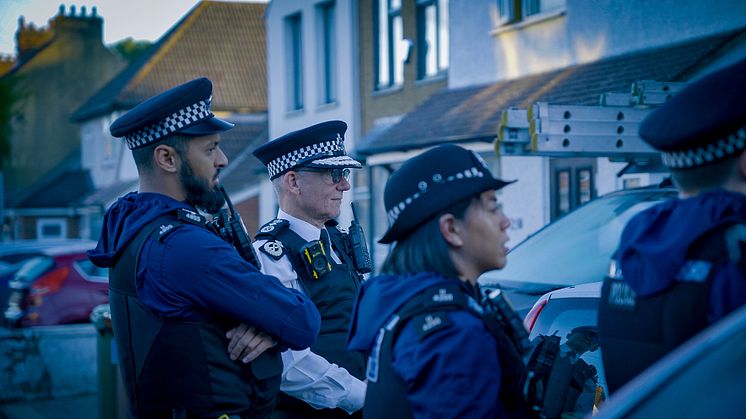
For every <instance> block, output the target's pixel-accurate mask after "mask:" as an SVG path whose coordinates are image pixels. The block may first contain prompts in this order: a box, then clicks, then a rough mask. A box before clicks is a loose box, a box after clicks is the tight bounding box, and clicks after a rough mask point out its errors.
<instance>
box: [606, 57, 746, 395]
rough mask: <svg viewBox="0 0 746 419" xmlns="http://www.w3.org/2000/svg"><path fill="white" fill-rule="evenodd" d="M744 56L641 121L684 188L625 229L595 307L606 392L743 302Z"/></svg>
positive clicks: (647, 138) (745, 219)
mask: <svg viewBox="0 0 746 419" xmlns="http://www.w3.org/2000/svg"><path fill="white" fill-rule="evenodd" d="M744 92H746V60H744V61H740V62H738V63H736V64H734V65H732V66H730V67H727V68H725V69H722V70H720V71H717V72H715V73H712V74H710V75H708V76H706V77H704V78H702V79H700V80H698V81H696V82H694V83H692V84H691V85H689V86H687V87H686V88H685V89H683V90H682V91H681V92H680V93H679V94H678V95H676V96H674V97H673V98H672V99H670V100H669V101H668V102H666V103H665V104H663V105H661V106H660V107H659V108H658V109H656V110H655V111H653V112H652V113H651V114H650V115H649V116H648V117H647V118H646V119H645V120H644V121H643V122H642V124H641V125H640V132H639V133H640V137H642V139H643V140H645V141H646V142H648V143H649V144H650V145H651V146H653V147H654V148H656V149H658V150H660V151H661V152H662V159H663V162H664V163H665V164H666V165H667V166H668V167H669V168H670V169H671V175H672V179H673V182H674V183H675V184H676V186H677V187H678V188H679V189H680V197H679V199H674V200H671V201H668V202H665V203H662V204H659V205H657V206H654V207H652V208H649V209H647V210H645V211H643V212H641V213H640V214H638V215H637V216H635V217H634V218H633V219H632V220H630V222H629V223H628V224H627V226H626V227H625V229H624V231H623V233H622V237H621V241H620V245H619V249H618V250H617V262H618V266H619V267H620V268H621V275H616V278H615V279H611V278H610V279H607V281H606V282H605V284H604V287H603V292H602V303H601V307H600V309H599V319H598V320H599V338H600V345H601V349H602V354H603V362H604V369H605V372H606V379H607V382H608V386H609V390H610V391H612V392H613V391H615V390H616V389H618V388H619V387H620V386H621V385H623V384H624V383H625V382H627V381H628V380H630V379H631V378H632V377H634V376H635V375H637V374H638V373H639V372H641V371H642V370H643V369H645V368H646V367H647V366H649V365H651V364H652V363H653V362H655V361H656V360H657V359H659V358H661V357H662V356H663V355H665V354H666V353H667V352H669V351H670V350H672V349H673V348H675V347H676V346H678V345H679V344H681V343H683V342H684V341H685V340H687V339H688V338H690V337H691V336H693V335H694V334H696V333H697V332H699V331H700V330H702V329H703V328H705V327H706V326H707V325H708V324H711V323H713V322H715V321H717V320H719V319H720V318H722V317H723V316H725V315H727V314H728V313H730V312H732V311H733V310H735V309H736V308H738V307H739V306H741V305H743V304H744V303H746V271H745V270H744V267H745V266H746V257H744V256H746V254H745V253H744V251H746V247H744V243H745V242H746V153H744V149H746V95H744Z"/></svg>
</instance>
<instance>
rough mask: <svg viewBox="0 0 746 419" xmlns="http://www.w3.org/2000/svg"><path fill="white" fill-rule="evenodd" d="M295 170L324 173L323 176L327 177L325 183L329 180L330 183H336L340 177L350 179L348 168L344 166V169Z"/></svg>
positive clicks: (298, 170) (339, 180) (297, 170)
mask: <svg viewBox="0 0 746 419" xmlns="http://www.w3.org/2000/svg"><path fill="white" fill-rule="evenodd" d="M295 171H296V172H313V173H321V174H323V175H324V178H325V179H327V183H329V182H330V181H331V184H332V185H336V184H337V183H339V182H341V181H342V178H344V179H345V180H347V181H349V180H350V169H347V168H344V169H328V170H324V169H319V170H315V169H296V170H295Z"/></svg>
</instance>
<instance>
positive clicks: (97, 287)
mask: <svg viewBox="0 0 746 419" xmlns="http://www.w3.org/2000/svg"><path fill="white" fill-rule="evenodd" d="M95 246H96V242H94V241H90V240H76V239H66V240H53V241H48V240H28V241H16V242H6V243H1V244H0V308H2V317H3V320H4V322H3V323H4V324H5V325H6V326H10V327H19V326H37V325H55V324H66V323H81V322H88V321H89V317H88V316H89V314H90V313H91V310H92V309H93V307H95V306H97V305H99V304H105V303H107V302H108V286H109V285H108V284H109V273H108V270H107V269H101V268H98V267H96V266H95V265H93V264H92V263H91V262H90V261H89V260H88V258H87V257H86V255H85V252H86V250H88V249H92V248H93V247H95Z"/></svg>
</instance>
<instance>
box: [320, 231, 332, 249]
mask: <svg viewBox="0 0 746 419" xmlns="http://www.w3.org/2000/svg"><path fill="white" fill-rule="evenodd" d="M319 240H321V242H322V243H324V249H326V253H331V249H332V248H331V245H330V243H329V232H328V231H326V228H322V229H321V237H320V238H319Z"/></svg>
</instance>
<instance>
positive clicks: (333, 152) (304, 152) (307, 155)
mask: <svg viewBox="0 0 746 419" xmlns="http://www.w3.org/2000/svg"><path fill="white" fill-rule="evenodd" d="M345 131H347V124H346V123H344V122H343V121H325V122H321V123H319V124H316V125H313V126H310V127H307V128H303V129H301V130H298V131H293V132H291V133H288V134H285V135H283V136H282V137H280V138H277V139H275V140H272V141H270V142H268V143H266V144H264V145H262V146H260V147H258V148H257V149H256V150H254V155H255V156H256V157H257V158H258V159H259V160H261V162H262V163H263V164H264V165H265V166H267V171H268V172H269V178H270V179H275V178H276V177H278V176H280V175H282V174H284V173H286V172H288V171H289V170H291V169H293V168H295V167H299V166H304V167H312V168H317V169H335V168H346V167H347V168H356V169H359V168H361V167H363V165H362V164H361V163H360V162H359V161H357V160H355V159H353V158H352V157H350V156H348V155H347V152H345V143H344V134H345Z"/></svg>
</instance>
